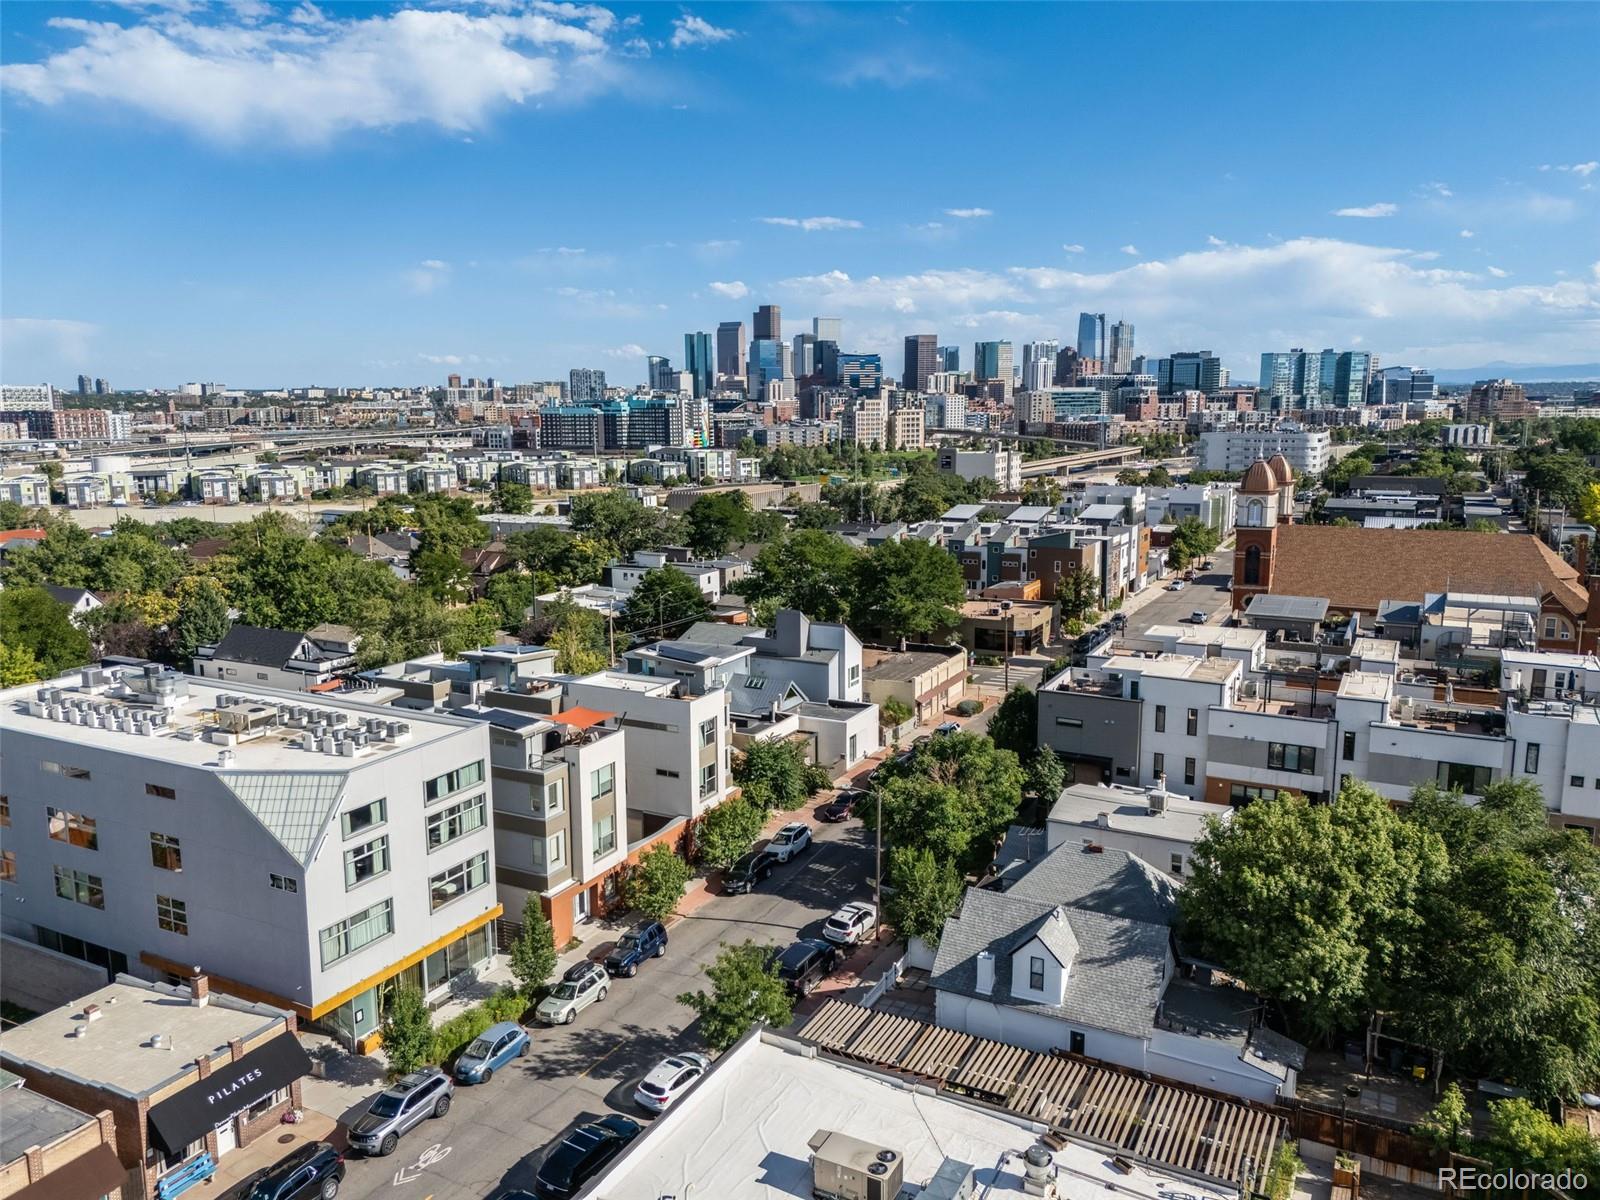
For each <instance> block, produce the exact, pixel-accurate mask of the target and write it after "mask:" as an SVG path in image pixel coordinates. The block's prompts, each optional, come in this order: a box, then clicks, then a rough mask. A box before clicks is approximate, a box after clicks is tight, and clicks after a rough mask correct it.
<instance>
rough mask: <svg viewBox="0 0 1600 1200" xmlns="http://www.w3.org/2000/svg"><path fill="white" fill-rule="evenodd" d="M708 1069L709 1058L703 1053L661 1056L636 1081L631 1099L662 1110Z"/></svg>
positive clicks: (653, 1108) (651, 1109)
mask: <svg viewBox="0 0 1600 1200" xmlns="http://www.w3.org/2000/svg"><path fill="white" fill-rule="evenodd" d="M710 1069H711V1060H710V1059H709V1058H707V1057H706V1056H705V1055H704V1054H674V1055H673V1056H672V1057H671V1058H664V1059H662V1060H661V1061H660V1062H659V1063H657V1064H656V1065H655V1066H654V1067H653V1068H652V1069H651V1071H650V1074H648V1075H646V1076H645V1077H644V1079H643V1080H642V1081H641V1082H640V1084H639V1086H638V1088H637V1089H636V1090H635V1091H634V1093H633V1099H634V1102H635V1103H636V1104H638V1105H639V1107H640V1108H646V1109H649V1110H650V1111H651V1112H654V1113H659V1112H666V1111H667V1107H668V1106H669V1105H670V1104H671V1103H672V1102H673V1101H674V1100H676V1099H677V1098H678V1097H679V1096H681V1095H683V1094H684V1093H685V1092H687V1091H688V1090H689V1089H690V1088H691V1087H693V1086H694V1083H695V1081H696V1080H697V1079H699V1078H700V1076H702V1075H704V1074H705V1073H706V1072H707V1071H709V1070H710Z"/></svg>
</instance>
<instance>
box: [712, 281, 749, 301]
mask: <svg viewBox="0 0 1600 1200" xmlns="http://www.w3.org/2000/svg"><path fill="white" fill-rule="evenodd" d="M706 286H707V287H708V288H710V289H711V290H712V291H713V292H715V293H716V294H717V295H719V296H726V297H727V298H728V299H729V300H743V299H744V298H745V297H746V296H748V295H749V294H750V289H749V288H748V287H746V286H745V284H744V280H742V279H734V280H730V281H729V282H727V283H718V282H716V281H715V280H713V281H712V282H711V283H708V284H706Z"/></svg>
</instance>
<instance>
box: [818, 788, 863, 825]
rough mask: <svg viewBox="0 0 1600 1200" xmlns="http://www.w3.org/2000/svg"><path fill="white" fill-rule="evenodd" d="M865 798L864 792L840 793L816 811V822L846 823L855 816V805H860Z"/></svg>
mask: <svg viewBox="0 0 1600 1200" xmlns="http://www.w3.org/2000/svg"><path fill="white" fill-rule="evenodd" d="M866 798H867V794H866V793H865V792H855V791H851V792H840V793H839V794H838V795H837V796H835V797H834V798H833V799H832V800H829V801H828V802H827V803H826V804H824V805H823V806H822V807H821V808H819V809H817V820H819V821H831V822H839V821H848V820H849V819H850V818H851V817H853V816H855V812H856V805H858V804H860V803H861V802H862V801H863V800H865V799H866Z"/></svg>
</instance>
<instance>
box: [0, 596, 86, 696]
mask: <svg viewBox="0 0 1600 1200" xmlns="http://www.w3.org/2000/svg"><path fill="white" fill-rule="evenodd" d="M0 644H3V645H5V646H7V647H10V648H11V651H12V655H13V656H14V658H15V661H14V664H13V665H14V666H16V667H20V665H21V664H22V663H23V662H24V660H23V659H21V658H16V657H15V656H16V652H17V651H21V652H22V653H23V654H26V655H29V656H31V657H32V658H33V659H34V661H35V662H37V663H38V665H39V669H40V671H41V672H42V677H43V678H46V679H51V678H54V677H55V676H57V675H59V674H61V673H62V672H63V671H66V670H69V669H71V668H72V667H81V666H83V664H84V663H86V662H88V661H89V636H88V635H87V634H86V633H84V632H83V630H81V629H79V628H78V627H77V626H76V625H74V624H73V623H72V617H71V612H70V610H69V609H68V608H67V606H66V605H65V604H62V603H60V602H59V601H57V600H56V598H55V597H54V596H52V595H51V594H50V593H49V592H47V591H45V590H44V589H43V588H42V587H20V588H19V587H8V588H6V590H5V591H3V592H0Z"/></svg>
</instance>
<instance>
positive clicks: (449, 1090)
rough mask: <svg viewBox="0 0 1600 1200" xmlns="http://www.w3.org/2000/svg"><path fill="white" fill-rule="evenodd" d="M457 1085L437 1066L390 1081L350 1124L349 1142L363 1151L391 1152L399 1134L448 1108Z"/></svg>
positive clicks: (396, 1143) (410, 1129)
mask: <svg viewBox="0 0 1600 1200" xmlns="http://www.w3.org/2000/svg"><path fill="white" fill-rule="evenodd" d="M455 1090H456V1085H455V1084H453V1083H451V1082H450V1077H449V1076H448V1075H446V1074H445V1073H444V1072H443V1071H441V1070H440V1069H439V1068H438V1067H423V1068H422V1070H420V1071H413V1072H412V1073H411V1074H409V1075H407V1076H406V1077H405V1078H403V1079H401V1080H400V1081H399V1082H397V1083H394V1084H391V1085H390V1086H389V1087H388V1088H386V1089H385V1090H384V1091H383V1092H381V1093H379V1095H378V1098H377V1099H376V1100H374V1101H373V1102H372V1104H371V1105H370V1106H369V1107H368V1108H367V1111H366V1112H365V1113H363V1114H362V1115H361V1116H360V1117H358V1118H357V1119H356V1123H355V1124H354V1125H352V1126H350V1145H351V1146H353V1147H355V1148H356V1149H357V1150H360V1151H361V1152H362V1153H364V1154H393V1153H394V1148H395V1146H397V1145H398V1144H399V1142H400V1139H401V1137H403V1136H404V1135H405V1134H407V1133H410V1132H411V1131H412V1130H413V1129H415V1128H416V1127H417V1126H418V1125H420V1124H422V1122H424V1121H426V1120H427V1119H428V1118H429V1117H442V1116H444V1115H445V1113H447V1112H449V1111H450V1097H451V1096H453V1095H454V1094H455Z"/></svg>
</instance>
